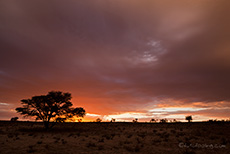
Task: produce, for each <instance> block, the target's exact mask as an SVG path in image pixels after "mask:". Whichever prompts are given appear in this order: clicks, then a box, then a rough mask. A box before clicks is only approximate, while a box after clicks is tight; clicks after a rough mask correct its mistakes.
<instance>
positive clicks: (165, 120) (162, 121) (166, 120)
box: [160, 119, 168, 123]
mask: <svg viewBox="0 0 230 154" xmlns="http://www.w3.org/2000/svg"><path fill="white" fill-rule="evenodd" d="M167 122H168V119H161V120H160V123H167Z"/></svg>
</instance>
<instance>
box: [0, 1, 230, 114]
mask: <svg viewBox="0 0 230 154" xmlns="http://www.w3.org/2000/svg"><path fill="white" fill-rule="evenodd" d="M229 8H230V2H228V1H224V0H220V1H216V0H211V1H210V0H204V1H195V2H194V1H182V0H176V1H164V2H162V1H150V0H149V1H148V0H144V1H135V0H134V1H121V0H120V1H104V0H96V1H72V0H71V1H65V2H64V1H33V2H32V1H11V2H9V1H1V2H0V21H1V24H0V43H1V44H0V48H1V57H0V85H1V86H0V90H1V92H0V93H1V98H0V99H1V100H0V101H3V102H8V103H12V104H18V100H20V99H21V98H22V97H30V96H31V95H35V94H39V93H46V92H47V91H48V90H52V89H54V90H58V89H60V90H65V91H70V92H72V93H73V95H74V96H76V97H84V98H86V97H90V98H92V99H93V98H95V100H96V98H100V100H101V101H100V102H94V103H95V104H96V105H97V106H98V110H101V108H103V106H104V107H108V108H109V109H110V110H111V111H112V110H114V112H115V110H117V111H119V109H120V110H122V111H127V110H129V109H131V108H132V109H134V110H138V109H140V108H142V107H143V108H146V107H149V106H150V105H149V103H153V104H154V103H157V100H162V99H174V100H183V101H184V102H185V103H186V102H198V101H199V102H216V101H229V100H230V95H229V92H230V89H229V87H230V81H229V78H230V71H229V70H230V46H229V40H230V30H229V27H230V20H229V16H228V14H229V13H230V11H229V10H230V9H229ZM102 99H104V101H102ZM16 101H17V102H16ZM108 102H109V103H108ZM85 103H86V106H87V107H89V106H90V105H91V104H92V102H91V103H89V104H87V102H85ZM131 104H132V105H131ZM99 106H102V107H99ZM121 106H124V107H122V108H121ZM90 110H91V109H90ZM107 111H108V110H107ZM107 111H106V113H107ZM102 112H103V111H102Z"/></svg>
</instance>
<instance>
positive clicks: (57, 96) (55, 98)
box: [16, 91, 86, 129]
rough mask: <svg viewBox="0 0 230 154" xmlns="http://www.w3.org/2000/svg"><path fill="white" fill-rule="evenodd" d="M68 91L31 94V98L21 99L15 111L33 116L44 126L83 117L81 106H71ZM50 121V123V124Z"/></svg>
mask: <svg viewBox="0 0 230 154" xmlns="http://www.w3.org/2000/svg"><path fill="white" fill-rule="evenodd" d="M71 98H72V96H71V94H70V93H63V92H61V91H51V92H49V93H48V94H47V95H40V96H33V97H32V98H31V99H23V100H21V102H22V103H21V104H22V107H18V108H16V111H17V112H18V113H20V114H22V115H24V116H25V117H29V116H30V117H35V118H36V120H42V121H43V122H44V126H45V128H47V129H48V128H50V127H53V126H54V125H55V124H56V123H57V122H64V121H67V120H73V119H74V118H75V117H84V116H85V114H86V112H85V110H84V109H83V108H82V107H77V108H73V107H72V106H73V104H72V102H70V100H71ZM50 122H52V125H51V126H50V125H49V124H50Z"/></svg>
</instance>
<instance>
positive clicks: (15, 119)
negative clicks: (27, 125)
mask: <svg viewBox="0 0 230 154" xmlns="http://www.w3.org/2000/svg"><path fill="white" fill-rule="evenodd" d="M17 120H18V117H13V118H11V119H10V121H17Z"/></svg>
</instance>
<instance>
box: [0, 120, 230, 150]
mask: <svg viewBox="0 0 230 154" xmlns="http://www.w3.org/2000/svg"><path fill="white" fill-rule="evenodd" d="M229 128H230V123H229V122H225V123H223V122H222V123H221V122H219V123H217V122H216V123H166V124H161V123H60V124H58V125H57V126H55V127H54V128H53V129H51V130H49V131H46V130H45V129H44V128H43V124H42V123H35V122H7V121H1V122H0V153H1V154H5V153H6V154H16V153H17V154H20V153H37V154H38V153H39V154H40V153H42V154H46V153H47V154H59V153H60V154H64V153H67V154H87V153H92V154H97V153H102V154H107V153H108V154H113V153H114V154H117V153H119V154H125V153H141V154H145V153H146V154H151V153H152V154H158V153H162V154H166V153H171V154H174V153H181V154H183V153H188V154H193V153H194V154H195V153H198V154H204V153H209V154H210V153H213V154H214V153H215V154H216V153H220V154H225V153H226V154H227V153H230V149H229V147H230V132H229V130H230V129H229ZM180 143H185V144H186V145H188V146H189V145H190V144H192V145H195V144H196V143H197V144H198V145H200V146H201V145H202V146H205V145H214V146H215V144H217V145H223V146H221V147H213V148H212V147H191V146H190V147H188V148H186V147H179V144H180ZM181 145H182V144H181ZM198 145H197V146H198Z"/></svg>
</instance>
